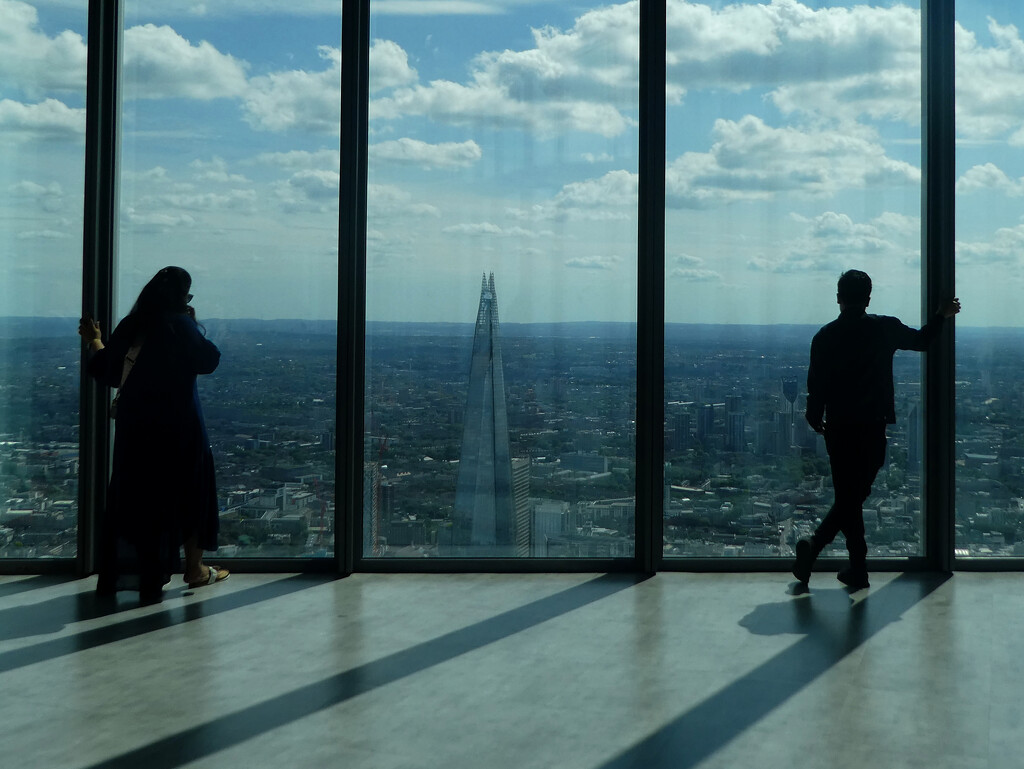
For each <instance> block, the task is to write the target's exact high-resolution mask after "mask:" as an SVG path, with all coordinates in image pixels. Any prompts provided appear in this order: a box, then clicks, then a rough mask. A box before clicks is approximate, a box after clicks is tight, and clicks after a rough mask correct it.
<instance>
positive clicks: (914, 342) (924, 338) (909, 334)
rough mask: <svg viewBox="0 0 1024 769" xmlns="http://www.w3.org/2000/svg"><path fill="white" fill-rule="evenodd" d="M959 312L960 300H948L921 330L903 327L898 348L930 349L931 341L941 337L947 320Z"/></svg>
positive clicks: (954, 298)
mask: <svg viewBox="0 0 1024 769" xmlns="http://www.w3.org/2000/svg"><path fill="white" fill-rule="evenodd" d="M959 312H960V300H959V299H958V298H956V297H953V298H952V299H947V300H946V301H944V302H942V303H941V304H940V305H939V308H938V309H937V310H936V311H935V314H934V315H932V317H931V319H930V320H929V321H928V322H927V323H925V324H924V326H922V327H921V329H920V330H916V329H912V328H910V327H909V326H903V328H902V329H901V333H900V334H899V338H898V340H897V344H896V347H897V348H898V349H900V350H918V351H923V350H926V349H928V345H929V344H931V341H932V340H933V339H934V338H935V337H937V336H938V335H939V332H940V331H941V330H942V326H943V324H944V323H945V322H946V320H948V319H949V318H952V317H953V316H954V315H956V314H957V313H959ZM901 325H902V324H901Z"/></svg>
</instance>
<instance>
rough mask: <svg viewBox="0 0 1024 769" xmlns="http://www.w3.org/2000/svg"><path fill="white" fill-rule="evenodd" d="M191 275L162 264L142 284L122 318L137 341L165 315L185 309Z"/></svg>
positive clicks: (190, 286) (159, 323) (160, 321)
mask: <svg viewBox="0 0 1024 769" xmlns="http://www.w3.org/2000/svg"><path fill="white" fill-rule="evenodd" d="M190 288H192V276H191V275H189V274H188V272H186V271H185V270H183V269H182V268H181V267H164V268H163V269H162V270H160V272H158V273H157V274H156V275H154V276H153V278H152V279H151V280H150V281H149V283H147V284H146V285H145V287H144V288H143V289H142V292H141V293H140V294H139V298H138V299H136V300H135V304H134V305H133V306H132V309H131V312H129V313H128V317H126V318H125V321H127V322H128V324H129V326H128V331H129V332H130V334H131V336H132V337H133V338H135V339H136V340H137V339H138V338H139V337H144V336H146V335H147V334H148V333H149V332H150V331H152V330H153V329H154V328H156V327H157V326H160V325H161V324H163V323H164V322H166V319H167V316H168V315H171V314H174V313H185V312H187V309H186V308H187V306H188V300H189V299H190V298H191V296H190V295H189V289H190Z"/></svg>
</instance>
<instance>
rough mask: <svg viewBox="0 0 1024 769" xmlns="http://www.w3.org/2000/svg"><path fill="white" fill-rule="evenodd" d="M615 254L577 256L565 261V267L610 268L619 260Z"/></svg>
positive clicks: (582, 268) (581, 268)
mask: <svg viewBox="0 0 1024 769" xmlns="http://www.w3.org/2000/svg"><path fill="white" fill-rule="evenodd" d="M621 261H622V259H620V258H619V257H617V256H577V257H575V258H573V259H569V260H567V261H566V263H565V266H566V267H572V268H573V269H578V270H612V269H614V268H615V265H617V264H618V263H619V262H621Z"/></svg>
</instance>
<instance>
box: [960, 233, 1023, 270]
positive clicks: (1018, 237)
mask: <svg viewBox="0 0 1024 769" xmlns="http://www.w3.org/2000/svg"><path fill="white" fill-rule="evenodd" d="M956 260H957V263H958V264H963V265H979V264H1008V263H1013V264H1017V265H1024V224H1018V225H1017V226H1016V227H1001V228H999V229H998V230H996V232H995V234H994V235H993V236H992V239H991V240H989V241H973V242H966V241H957V243H956Z"/></svg>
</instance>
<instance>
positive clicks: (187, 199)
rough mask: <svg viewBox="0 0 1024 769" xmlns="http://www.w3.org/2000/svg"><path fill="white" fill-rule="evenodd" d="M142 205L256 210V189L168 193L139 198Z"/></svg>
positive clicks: (214, 209)
mask: <svg viewBox="0 0 1024 769" xmlns="http://www.w3.org/2000/svg"><path fill="white" fill-rule="evenodd" d="M137 204H138V205H140V206H146V207H147V208H148V207H150V206H152V207H153V208H156V209H160V210H162V209H164V208H177V209H184V210H187V211H239V212H242V213H253V212H254V211H255V210H256V191H255V190H228V191H226V192H197V193H181V192H178V193H168V194H165V195H155V196H145V197H141V198H139V199H138V200H137Z"/></svg>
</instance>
